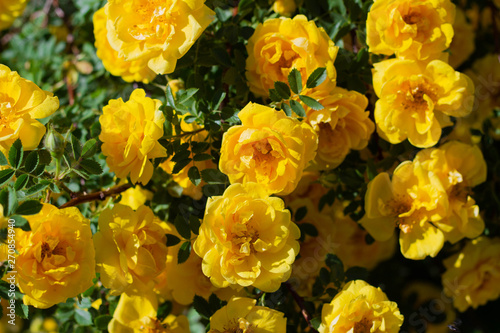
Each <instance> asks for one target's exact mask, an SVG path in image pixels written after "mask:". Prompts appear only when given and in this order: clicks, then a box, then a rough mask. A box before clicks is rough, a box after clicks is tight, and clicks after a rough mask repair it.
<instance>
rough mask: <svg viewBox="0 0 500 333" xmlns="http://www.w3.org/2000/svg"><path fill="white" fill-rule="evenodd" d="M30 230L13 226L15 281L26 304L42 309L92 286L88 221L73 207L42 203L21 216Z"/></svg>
mask: <svg viewBox="0 0 500 333" xmlns="http://www.w3.org/2000/svg"><path fill="white" fill-rule="evenodd" d="M25 218H26V219H27V220H28V222H29V224H30V227H31V231H27V232H26V231H23V230H21V229H16V250H17V251H18V253H19V254H18V256H17V258H16V268H17V271H18V273H17V281H18V284H19V290H20V291H21V292H22V293H24V297H23V302H24V304H26V305H33V306H34V307H37V308H41V309H46V308H48V307H51V306H52V305H54V304H57V303H61V302H66V299H68V298H70V297H76V296H77V295H78V294H80V293H82V292H84V291H85V290H87V289H88V288H90V287H91V286H92V279H93V278H94V277H95V252H94V248H93V247H92V246H89V244H90V243H91V242H92V232H91V231H90V222H89V220H87V219H86V218H84V217H83V216H82V214H81V213H80V211H79V210H78V209H77V208H75V207H69V208H64V209H58V208H56V207H54V206H52V205H49V204H44V205H43V208H42V210H41V211H40V212H39V213H38V214H36V215H31V216H26V217H25Z"/></svg>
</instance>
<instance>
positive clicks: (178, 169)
mask: <svg viewBox="0 0 500 333" xmlns="http://www.w3.org/2000/svg"><path fill="white" fill-rule="evenodd" d="M191 161H192V159H191V158H186V159H184V160H181V161H179V162H177V163H175V165H174V168H173V169H172V173H173V174H176V173H179V172H181V171H182V169H184V168H185V167H186V166H188V164H189V163H191Z"/></svg>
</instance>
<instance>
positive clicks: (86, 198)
mask: <svg viewBox="0 0 500 333" xmlns="http://www.w3.org/2000/svg"><path fill="white" fill-rule="evenodd" d="M131 187H132V184H124V185H121V186H118V187H115V188H112V189H109V190H107V191H98V192H94V193H90V194H85V195H82V196H80V197H76V198H74V199H71V200H70V201H68V202H66V203H65V204H64V205H62V206H61V207H59V208H66V207H73V206H76V205H79V204H82V203H85V202H92V201H96V200H104V199H106V198H107V197H112V196H115V195H118V194H120V193H122V192H125V191H126V190H128V189H129V188H131Z"/></svg>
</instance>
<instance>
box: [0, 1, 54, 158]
mask: <svg viewBox="0 0 500 333" xmlns="http://www.w3.org/2000/svg"><path fill="white" fill-rule="evenodd" d="M0 3H1V0H0ZM0 8H1V5H0ZM1 15H2V16H1V17H3V13H2V14H1ZM0 91H1V93H0V111H1V112H0V149H2V150H4V151H7V152H8V151H9V149H10V147H11V146H12V144H13V143H14V142H15V141H16V140H17V139H21V142H22V144H23V148H24V150H33V149H35V148H36V147H37V146H38V144H39V143H40V140H41V139H42V137H43V136H44V134H45V132H46V129H45V126H44V125H42V123H40V122H39V121H38V120H37V119H42V118H45V117H48V116H50V115H52V114H53V113H54V112H55V111H56V110H57V109H58V108H59V99H58V98H57V97H54V96H53V94H52V93H50V92H48V91H45V90H42V89H40V88H39V87H38V86H37V85H36V84H34V83H33V82H31V81H29V80H26V79H23V78H22V77H20V76H19V74H17V72H13V71H11V70H10V69H9V67H7V66H4V65H2V64H0Z"/></svg>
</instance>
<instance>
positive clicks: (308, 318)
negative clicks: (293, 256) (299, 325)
mask: <svg viewBox="0 0 500 333" xmlns="http://www.w3.org/2000/svg"><path fill="white" fill-rule="evenodd" d="M285 286H286V287H287V289H288V291H289V292H290V293H291V294H292V296H293V299H294V300H295V303H297V305H298V306H299V307H300V312H301V313H302V316H303V317H304V319H305V320H306V322H307V325H308V326H309V327H310V328H311V332H313V333H318V331H317V330H316V329H315V328H314V327H313V325H312V324H311V316H310V315H309V313H308V312H307V310H306V305H305V304H304V300H303V299H302V297H300V295H299V294H297V292H296V291H295V290H293V288H292V285H291V284H290V283H289V282H285Z"/></svg>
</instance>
